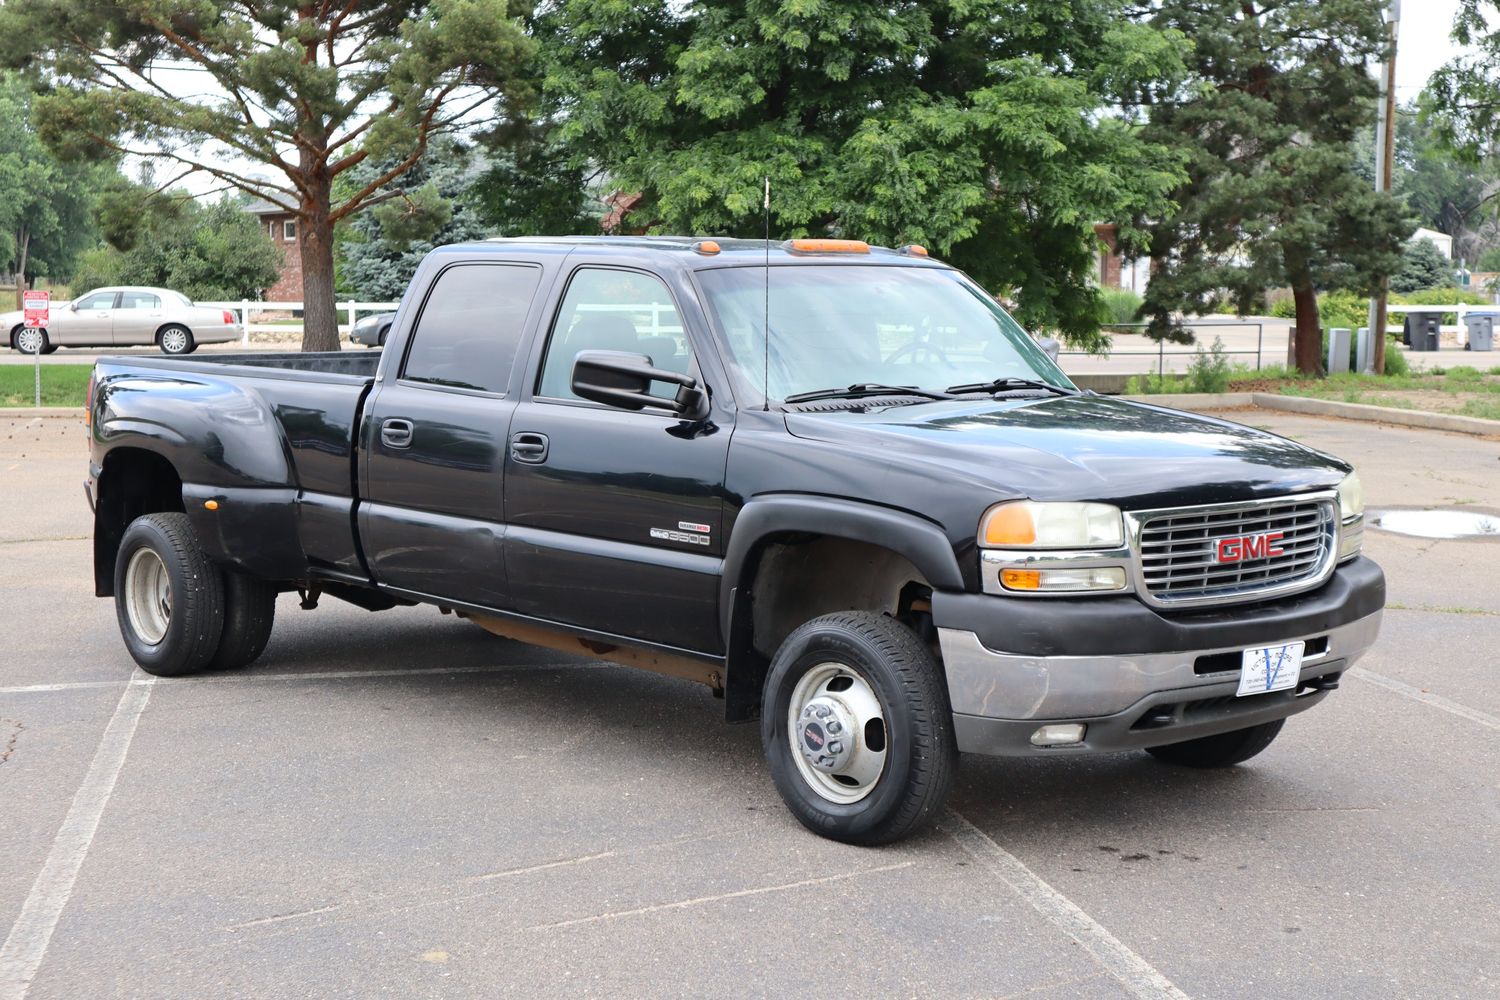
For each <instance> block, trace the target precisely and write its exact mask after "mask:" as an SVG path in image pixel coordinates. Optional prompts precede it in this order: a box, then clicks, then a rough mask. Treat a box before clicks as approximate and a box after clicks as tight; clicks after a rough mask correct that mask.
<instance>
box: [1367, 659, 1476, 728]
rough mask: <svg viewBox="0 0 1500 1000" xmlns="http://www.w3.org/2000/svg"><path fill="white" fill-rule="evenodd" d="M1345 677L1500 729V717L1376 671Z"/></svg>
mask: <svg viewBox="0 0 1500 1000" xmlns="http://www.w3.org/2000/svg"><path fill="white" fill-rule="evenodd" d="M1345 676H1346V677H1356V678H1358V679H1359V680H1362V681H1364V682H1365V683H1366V684H1374V685H1375V686H1376V687H1383V688H1385V689H1386V690H1387V691H1391V692H1393V693H1395V694H1399V695H1401V696H1402V697H1403V698H1410V699H1411V700H1412V701H1420V702H1421V703H1422V704H1424V705H1431V706H1432V707H1433V708H1437V709H1441V710H1443V711H1444V712H1448V713H1449V714H1451V715H1456V716H1458V717H1459V718H1461V719H1468V720H1469V721H1470V722H1477V723H1479V724H1480V725H1481V726H1488V727H1489V728H1491V729H1500V717H1496V716H1493V715H1490V714H1489V713H1488V712H1481V711H1479V709H1477V708H1470V707H1469V706H1467V705H1460V704H1459V703H1458V702H1456V701H1449V700H1448V699H1447V698H1444V697H1443V696H1442V695H1440V694H1433V693H1432V692H1431V691H1423V690H1422V689H1421V688H1419V687H1412V686H1411V685H1410V684H1407V683H1404V682H1402V681H1398V680H1396V679H1395V678H1394V677H1387V676H1385V674H1377V673H1375V671H1373V670H1366V669H1365V668H1364V667H1355V668H1353V669H1352V670H1350V671H1349V672H1348V673H1347V674H1345Z"/></svg>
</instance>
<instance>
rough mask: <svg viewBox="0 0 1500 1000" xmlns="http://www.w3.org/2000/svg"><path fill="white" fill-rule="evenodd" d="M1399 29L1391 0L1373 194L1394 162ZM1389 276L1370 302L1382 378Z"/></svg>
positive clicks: (1387, 181)
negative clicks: (1388, 45)
mask: <svg viewBox="0 0 1500 1000" xmlns="http://www.w3.org/2000/svg"><path fill="white" fill-rule="evenodd" d="M1400 28H1401V0H1391V7H1390V12H1389V15H1388V17H1387V20H1386V31H1387V32H1389V33H1390V54H1389V55H1387V56H1386V60H1385V72H1384V73H1383V74H1382V79H1381V85H1380V116H1379V118H1378V120H1377V121H1376V124H1375V190H1376V191H1390V189H1391V171H1392V169H1393V168H1394V167H1395V161H1396V38H1397V36H1398V35H1399V34H1400ZM1390 284H1391V279H1390V277H1389V276H1387V277H1384V278H1381V279H1380V288H1379V289H1378V290H1377V291H1376V292H1375V297H1374V298H1373V299H1371V300H1370V338H1371V342H1370V346H1371V347H1372V348H1373V351H1372V356H1371V362H1372V363H1373V365H1374V368H1375V374H1377V375H1384V374H1385V326H1386V310H1385V307H1386V297H1387V293H1388V292H1389V291H1390Z"/></svg>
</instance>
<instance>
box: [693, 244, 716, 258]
mask: <svg viewBox="0 0 1500 1000" xmlns="http://www.w3.org/2000/svg"><path fill="white" fill-rule="evenodd" d="M693 249H694V250H696V251H698V252H699V253H701V254H707V255H709V256H712V255H714V254H716V253H718V252H719V244H718V243H716V242H714V241H713V240H699V241H698V242H697V243H694V244H693Z"/></svg>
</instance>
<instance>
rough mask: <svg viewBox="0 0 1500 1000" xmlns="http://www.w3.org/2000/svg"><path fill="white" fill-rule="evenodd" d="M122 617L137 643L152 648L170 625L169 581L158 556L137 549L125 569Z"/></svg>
mask: <svg viewBox="0 0 1500 1000" xmlns="http://www.w3.org/2000/svg"><path fill="white" fill-rule="evenodd" d="M125 614H126V615H127V616H128V617H129V618H130V627H131V629H133V630H134V631H135V634H136V635H137V636H138V637H139V638H140V640H141V641H142V642H144V643H146V644H147V645H148V646H155V645H156V644H157V643H159V642H161V641H162V639H164V638H165V637H166V634H167V626H169V625H171V624H172V581H171V579H170V578H169V577H168V576H167V567H166V565H165V564H164V563H163V562H162V561H161V556H159V555H157V554H156V553H155V552H153V551H151V550H150V549H136V550H135V552H134V553H132V554H131V556H130V562H129V563H128V564H126V566H125Z"/></svg>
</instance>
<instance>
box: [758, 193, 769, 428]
mask: <svg viewBox="0 0 1500 1000" xmlns="http://www.w3.org/2000/svg"><path fill="white" fill-rule="evenodd" d="M762 207H763V209H764V211H765V216H766V244H765V250H766V326H765V335H766V337H765V351H766V354H765V358H764V361H765V367H764V368H762V369H761V373H760V380H761V383H760V388H761V393H760V395H761V407H762V409H766V410H769V409H770V408H771V178H770V177H769V176H768V177H766V197H765V201H764V202H763V203H762Z"/></svg>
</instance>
